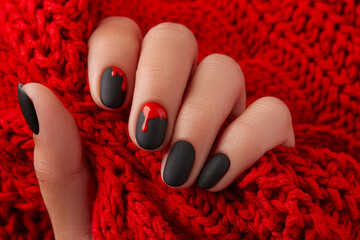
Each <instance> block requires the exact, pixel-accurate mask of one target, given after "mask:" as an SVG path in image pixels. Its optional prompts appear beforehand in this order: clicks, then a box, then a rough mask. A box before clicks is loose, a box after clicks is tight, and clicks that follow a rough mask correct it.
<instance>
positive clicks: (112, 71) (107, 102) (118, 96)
mask: <svg viewBox="0 0 360 240" xmlns="http://www.w3.org/2000/svg"><path fill="white" fill-rule="evenodd" d="M125 95H126V76H125V73H124V72H123V71H121V69H120V68H118V67H108V68H107V69H105V71H104V72H103V74H102V75H101V79H100V100H101V102H102V103H103V104H104V106H106V107H109V108H120V107H121V106H122V105H123V104H124V101H125Z"/></svg>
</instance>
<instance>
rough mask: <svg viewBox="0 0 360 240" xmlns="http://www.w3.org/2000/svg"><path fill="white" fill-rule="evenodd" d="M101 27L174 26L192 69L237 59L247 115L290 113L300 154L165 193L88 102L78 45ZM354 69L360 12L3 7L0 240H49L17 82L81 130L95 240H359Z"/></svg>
mask: <svg viewBox="0 0 360 240" xmlns="http://www.w3.org/2000/svg"><path fill="white" fill-rule="evenodd" d="M166 2H167V3H166ZM110 15H121V16H128V17H130V18H132V19H134V20H135V21H137V22H138V24H139V25H140V27H141V29H142V30H143V33H146V32H147V31H148V30H149V29H150V28H151V27H152V26H154V25H156V24H158V23H160V22H163V21H172V22H178V23H183V24H185V25H187V26H188V27H189V28H190V29H191V30H192V31H193V32H194V33H195V35H196V37H197V39H198V45H199V51H200V53H199V54H200V57H199V60H201V59H202V58H203V57H204V56H206V55H208V54H211V53H213V52H220V53H225V54H228V55H230V56H231V57H233V58H234V59H235V60H236V61H238V62H239V63H240V65H241V66H242V69H243V72H244V74H245V78H246V89H247V96H248V101H247V105H249V104H251V103H252V102H253V101H254V100H256V99H258V98H260V97H263V96H266V95H272V96H275V97H278V98H280V99H282V100H283V101H285V103H286V104H287V105H288V106H289V108H290V110H291V112H292V116H293V123H294V129H295V135H296V142H297V146H296V148H285V147H281V146H280V147H277V148H275V149H273V150H271V151H268V152H267V153H266V154H265V155H264V156H263V157H262V158H261V159H260V160H259V161H258V162H257V163H256V164H255V165H254V166H253V167H252V168H250V169H249V170H248V171H246V172H245V173H244V174H243V175H242V176H241V177H240V178H239V179H237V180H236V182H234V183H233V184H232V185H231V186H230V187H229V188H227V189H226V190H224V191H222V192H219V193H209V192H207V191H203V190H201V189H199V188H197V187H196V186H193V187H191V188H188V189H182V190H176V189H172V188H169V187H167V186H166V185H165V184H164V183H163V182H162V180H161V177H160V163H161V156H162V155H161V153H148V152H145V151H142V150H139V149H138V148H137V147H135V145H134V144H133V143H132V142H131V140H130V139H129V136H128V133H127V119H128V113H126V112H106V111H104V110H101V109H100V108H99V107H97V106H96V105H95V104H94V102H93V101H92V99H91V97H90V94H89V87H88V83H87V80H86V77H87V76H86V74H87V70H86V68H87V45H86V42H87V40H88V38H89V36H90V34H91V32H92V31H93V30H94V28H95V27H96V24H97V23H98V22H99V20H101V19H103V18H105V17H107V16H110ZM359 65H360V3H359V1H357V0H344V1H340V0H339V1H338V0H330V1H325V0H324V1H315V0H313V1H309V0H297V1H296V0H282V1H280V0H275V1H271V2H267V1H261V0H246V1H245V0H244V1H235V0H234V1H231V0H227V1H218V0H194V1H185V0H182V1H176V0H173V1H163V2H162V1H154V0H146V1H145V0H144V1H125V0H123V1H119V0H103V1H99V0H96V1H95V0H92V1H89V0H69V1H65V0H44V1H40V0H1V1H0V79H1V80H0V92H1V94H0V239H51V238H53V233H52V229H51V223H50V221H49V217H48V215H47V213H46V209H45V207H44V204H43V202H42V200H41V195H40V192H39V187H38V183H37V180H36V177H35V174H34V170H33V147H34V143H33V141H32V133H31V132H30V130H29V129H28V127H27V125H26V123H25V121H24V119H23V117H22V116H21V112H20V108H19V106H18V103H17V96H16V85H17V83H19V82H22V83H28V82H39V83H42V84H44V85H46V86H47V87H49V88H50V89H51V90H52V91H54V92H55V94H56V95H57V96H58V97H59V98H60V100H61V101H62V103H63V104H64V105H65V106H66V107H67V109H68V110H69V111H70V112H71V113H72V115H73V116H74V118H75V120H76V122H77V124H78V126H79V129H80V132H81V135H82V137H83V141H84V145H85V151H86V157H87V158H88V160H89V161H90V162H91V165H92V167H93V169H94V172H95V174H96V179H97V183H98V191H97V196H96V199H95V202H94V210H93V222H92V231H93V235H94V238H95V239H205V238H207V239H360V221H359V217H360V214H359V207H360V175H359V174H360V165H359V163H358V162H359V160H360V104H359V101H360V71H359Z"/></svg>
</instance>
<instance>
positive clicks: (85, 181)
mask: <svg viewBox="0 0 360 240" xmlns="http://www.w3.org/2000/svg"><path fill="white" fill-rule="evenodd" d="M88 45H89V58H88V74H89V85H90V90H91V95H92V98H93V100H94V101H95V102H96V104H97V105H98V106H100V107H101V108H103V109H105V110H107V111H121V110H123V109H126V108H128V107H129V106H130V104H131V103H132V105H131V110H130V117H129V135H130V137H131V139H132V141H133V142H134V143H135V144H136V145H137V146H138V147H140V148H142V149H144V150H147V151H159V150H162V149H164V148H165V147H166V146H169V150H168V152H167V153H165V154H164V157H163V161H162V167H161V177H162V179H163V181H164V182H165V183H166V184H167V185H169V186H171V187H179V188H185V187H189V186H191V185H192V184H194V183H195V181H197V185H198V186H199V187H201V188H204V189H207V190H208V191H212V192H216V191H220V190H222V189H224V188H226V187H227V186H228V185H229V184H231V183H232V182H233V181H234V180H235V179H236V178H237V177H238V176H239V175H240V174H241V173H242V172H244V171H245V170H246V169H247V168H249V167H250V166H251V165H252V164H253V163H254V162H255V161H257V160H258V159H259V158H260V157H261V156H262V155H263V154H264V153H265V152H266V151H268V150H270V149H272V148H274V147H276V146H277V145H284V146H288V147H293V146H294V145H295V139H294V132H293V128H292V122H291V115H290V112H289V110H288V108H287V106H286V105H285V104H284V103H283V102H282V101H281V100H279V99H277V98H274V97H264V98H261V99H258V100H257V101H255V102H254V103H253V104H251V105H250V106H249V107H248V108H247V109H245V102H246V92H245V81H244V76H243V73H242V71H241V68H240V66H239V65H238V64H237V63H236V62H235V61H234V60H233V59H231V58H230V57H228V56H226V55H222V54H212V55H209V56H207V57H205V58H204V59H203V60H202V61H201V62H200V63H199V65H197V54H198V50H197V43H196V39H195V37H194V35H193V33H192V32H191V31H190V30H189V29H187V28H186V27H184V26H183V25H179V24H175V23H162V24H159V25H157V26H155V27H153V28H152V29H151V30H150V31H149V32H148V33H147V34H146V36H145V37H144V39H142V35H141V31H140V29H139V27H138V26H137V25H136V23H134V22H133V21H132V20H130V19H128V18H123V17H110V18H107V19H105V20H103V21H102V22H101V23H100V24H99V26H98V28H97V29H96V30H95V32H94V33H93V34H92V36H91V38H90V39H89V42H88ZM18 95H19V103H20V106H21V109H22V112H23V114H24V117H25V119H26V121H27V123H28V124H29V126H30V128H31V129H32V130H33V132H34V133H35V135H34V142H35V151H34V165H35V171H36V174H37V178H38V180H39V184H40V188H41V192H42V195H43V198H44V201H45V204H46V207H47V209H48V211H49V214H50V217H51V221H52V224H53V228H54V232H55V236H56V238H57V239H62V238H63V239H88V238H91V229H90V223H91V201H92V198H93V196H94V195H93V194H94V191H95V189H94V178H93V176H92V174H91V171H90V168H89V165H88V163H87V161H86V160H85V159H84V155H83V149H82V145H81V140H80V135H79V132H78V129H77V126H76V123H75V121H74V119H73V118H72V116H71V114H70V113H69V112H68V111H67V110H66V109H65V108H64V106H63V105H62V104H61V103H60V101H59V100H58V99H57V98H56V96H55V95H54V94H53V93H52V92H51V91H50V90H49V89H47V88H46V87H44V86H42V85H39V84H35V83H30V84H26V85H24V86H21V85H19V87H18ZM229 114H232V115H233V116H234V117H235V120H234V121H233V122H232V123H231V124H230V125H228V126H227V127H226V128H225V130H224V131H223V132H222V133H221V134H219V131H220V128H221V126H222V125H223V123H224V121H225V120H226V118H227V117H228V116H229Z"/></svg>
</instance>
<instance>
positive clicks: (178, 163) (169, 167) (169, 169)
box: [163, 140, 195, 187]
mask: <svg viewBox="0 0 360 240" xmlns="http://www.w3.org/2000/svg"><path fill="white" fill-rule="evenodd" d="M194 159H195V149H194V147H193V145H192V144H191V143H189V142H188V141H184V140H180V141H177V142H176V143H175V144H174V146H173V147H172V148H171V150H170V153H169V156H168V158H167V160H166V164H165V168H164V173H163V179H164V182H165V183H166V184H167V185H169V186H173V187H177V186H181V185H183V184H184V183H185V182H186V180H187V179H188V177H189V175H190V172H191V169H192V167H193V163H194Z"/></svg>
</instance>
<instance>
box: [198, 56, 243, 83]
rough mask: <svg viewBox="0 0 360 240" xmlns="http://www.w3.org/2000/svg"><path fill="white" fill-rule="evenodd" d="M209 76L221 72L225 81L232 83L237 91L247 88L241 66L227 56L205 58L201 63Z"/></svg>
mask: <svg viewBox="0 0 360 240" xmlns="http://www.w3.org/2000/svg"><path fill="white" fill-rule="evenodd" d="M200 64H201V65H202V67H203V68H205V69H206V71H207V72H208V73H209V74H214V73H218V72H221V73H223V74H224V75H225V76H224V80H226V81H230V83H229V84H230V85H231V86H232V87H234V88H235V89H240V88H241V87H242V86H245V80H244V77H243V72H242V70H241V67H240V65H239V64H238V63H237V62H236V61H235V60H234V59H233V58H231V57H229V56H227V55H225V54H219V53H213V54H210V55H208V56H207V57H205V58H204V59H203V60H202V62H201V63H200Z"/></svg>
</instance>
